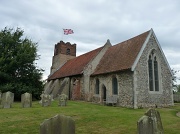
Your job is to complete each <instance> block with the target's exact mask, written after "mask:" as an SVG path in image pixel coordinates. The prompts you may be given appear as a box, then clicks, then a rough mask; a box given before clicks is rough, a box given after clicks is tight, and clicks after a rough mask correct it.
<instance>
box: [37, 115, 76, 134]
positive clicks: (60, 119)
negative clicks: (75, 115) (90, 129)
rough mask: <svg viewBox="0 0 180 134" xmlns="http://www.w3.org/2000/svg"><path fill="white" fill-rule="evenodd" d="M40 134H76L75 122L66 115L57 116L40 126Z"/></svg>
mask: <svg viewBox="0 0 180 134" xmlns="http://www.w3.org/2000/svg"><path fill="white" fill-rule="evenodd" d="M40 134H75V121H74V120H73V119H72V118H71V117H69V116H64V115H56V116H54V117H52V118H50V119H46V120H45V121H44V122H43V123H41V124H40Z"/></svg>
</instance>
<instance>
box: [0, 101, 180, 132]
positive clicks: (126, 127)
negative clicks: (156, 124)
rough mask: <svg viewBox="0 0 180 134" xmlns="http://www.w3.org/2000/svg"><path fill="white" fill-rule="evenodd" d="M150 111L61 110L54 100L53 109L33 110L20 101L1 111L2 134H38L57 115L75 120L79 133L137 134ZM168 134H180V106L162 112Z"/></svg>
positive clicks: (76, 105)
mask: <svg viewBox="0 0 180 134" xmlns="http://www.w3.org/2000/svg"><path fill="white" fill-rule="evenodd" d="M146 111H147V109H128V108H122V107H111V106H103V105H97V104H92V103H88V102H80V101H68V106H66V107H59V106H58V102H57V101H54V102H53V103H52V105H51V106H50V107H41V105H40V104H39V103H38V102H37V101H36V102H33V106H32V108H21V104H20V102H16V103H14V104H13V108H11V109H0V134H38V133H39V126H40V123H42V122H43V121H44V119H47V118H51V117H53V116H55V115H56V114H63V115H66V116H71V117H72V118H73V119H74V120H75V124H76V134H136V133H137V121H138V119H139V118H140V117H141V116H142V115H143V114H144V113H145V112H146ZM158 111H159V112H160V115H161V120H162V122H163V127H164V131H165V134H179V133H180V117H177V116H176V113H177V112H178V111H179V112H180V103H176V104H175V106H173V107H170V108H161V109H158Z"/></svg>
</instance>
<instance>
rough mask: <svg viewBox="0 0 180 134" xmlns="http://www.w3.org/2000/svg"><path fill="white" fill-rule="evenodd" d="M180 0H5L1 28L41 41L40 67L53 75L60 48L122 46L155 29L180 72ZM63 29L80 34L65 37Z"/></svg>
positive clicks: (79, 50)
mask: <svg viewBox="0 0 180 134" xmlns="http://www.w3.org/2000/svg"><path fill="white" fill-rule="evenodd" d="M179 5H180V1H179V0H173V1H168V0H157V1H152V0H146V1H144V0H139V1H134V0H126V1H119V0H113V1H107V0H91V1H84V0H76V1H73V0H31V1H24V0H18V1H14V0H1V4H0V18H1V25H0V28H1V29H3V28H4V27H5V26H8V27H14V28H16V27H20V28H22V29H24V31H25V35H26V36H27V37H28V38H31V39H32V40H33V41H34V42H38V50H39V51H38V54H40V55H41V59H40V60H39V61H38V66H39V67H41V68H43V69H45V70H46V71H45V74H44V76H48V75H49V70H50V66H51V64H52V56H53V52H54V45H55V44H56V43H57V42H59V41H60V40H64V41H65V42H71V43H76V44H77V54H78V55H79V54H83V53H85V52H88V51H91V50H93V49H95V48H97V47H101V46H103V45H104V44H105V43H106V41H107V39H110V41H111V43H112V44H117V43H119V42H122V41H124V40H127V39H129V38H132V37H134V36H136V35H138V34H141V33H143V32H145V31H148V30H150V29H151V28H153V30H154V32H155V34H156V36H157V38H158V41H159V43H160V45H161V47H162V49H163V51H164V53H165V55H166V57H167V59H168V62H169V63H170V66H171V67H176V68H177V69H180V68H179V64H180V63H179V62H178V59H179V54H178V52H179V51H180V40H179V37H180V31H179V29H180V25H179V24H180V9H179ZM63 28H71V29H73V30H74V34H73V35H68V36H64V35H63V31H62V29H63Z"/></svg>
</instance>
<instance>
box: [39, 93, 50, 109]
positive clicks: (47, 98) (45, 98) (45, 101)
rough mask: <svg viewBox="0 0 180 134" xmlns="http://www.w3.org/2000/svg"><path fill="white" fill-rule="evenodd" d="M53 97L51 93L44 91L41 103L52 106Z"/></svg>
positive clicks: (44, 105)
mask: <svg viewBox="0 0 180 134" xmlns="http://www.w3.org/2000/svg"><path fill="white" fill-rule="evenodd" d="M51 99H52V97H51V95H48V94H44V93H42V94H41V105H42V106H43V107H46V106H50V105H51Z"/></svg>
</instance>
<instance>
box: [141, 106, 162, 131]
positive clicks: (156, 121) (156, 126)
mask: <svg viewBox="0 0 180 134" xmlns="http://www.w3.org/2000/svg"><path fill="white" fill-rule="evenodd" d="M137 129H138V134H164V130H163V126H162V122H161V117H160V114H159V112H158V111H157V110H155V109H149V110H148V111H147V112H146V113H145V115H144V116H142V117H141V118H140V119H139V120H138V122H137Z"/></svg>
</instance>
